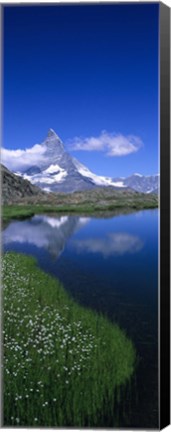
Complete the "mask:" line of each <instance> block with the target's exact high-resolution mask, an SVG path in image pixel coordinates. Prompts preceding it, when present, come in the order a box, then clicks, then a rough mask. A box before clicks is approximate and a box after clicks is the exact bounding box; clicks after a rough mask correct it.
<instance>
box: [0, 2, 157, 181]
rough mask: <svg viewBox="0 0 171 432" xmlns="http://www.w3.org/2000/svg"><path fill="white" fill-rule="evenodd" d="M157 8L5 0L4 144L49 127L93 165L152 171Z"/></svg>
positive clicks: (38, 137) (27, 140) (119, 171)
mask: <svg viewBox="0 0 171 432" xmlns="http://www.w3.org/2000/svg"><path fill="white" fill-rule="evenodd" d="M158 9H159V6H158V4H157V3H156V4H129V5H126V4H119V5H116V4H113V5H101V6H99V5H96V6H94V5H86V6H83V5H75V6H39V7H38V6H17V7H14V6H13V7H12V6H5V8H4V87H3V88H4V95H3V103H4V109H3V144H4V148H6V149H11V150H15V149H25V148H29V147H32V146H33V145H34V144H36V143H41V142H42V141H43V140H44V138H45V137H46V135H47V131H48V129H49V128H53V129H54V130H55V131H56V132H57V134H58V135H59V136H60V137H61V139H62V140H63V142H64V143H65V144H66V148H67V149H68V150H69V151H70V152H71V153H72V155H74V156H75V157H76V158H78V159H79V160H80V162H82V163H84V164H85V165H87V166H88V168H89V169H91V170H92V171H94V172H95V173H97V174H101V175H109V176H113V177H116V176H127V175H129V174H131V173H133V172H140V173H142V174H154V173H157V172H158ZM104 131H105V132H104ZM76 137H77V139H76ZM116 154H122V155H120V156H116Z"/></svg>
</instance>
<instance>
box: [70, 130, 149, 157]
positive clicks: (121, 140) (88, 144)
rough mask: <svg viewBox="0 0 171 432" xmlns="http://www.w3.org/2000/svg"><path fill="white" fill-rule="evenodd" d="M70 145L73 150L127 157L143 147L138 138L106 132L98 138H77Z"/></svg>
mask: <svg viewBox="0 0 171 432" xmlns="http://www.w3.org/2000/svg"><path fill="white" fill-rule="evenodd" d="M69 143H70V145H71V148H72V150H84V151H103V152H105V153H106V155H107V156H125V155H128V154H131V153H136V152H137V151H138V150H139V149H140V147H142V145H143V143H142V141H141V139H140V138H139V137H137V136H134V135H128V136H124V135H122V134H114V133H113V134H112V133H108V132H106V131H102V132H101V134H100V135H99V136H98V137H89V138H79V137H75V138H74V139H73V140H70V141H69Z"/></svg>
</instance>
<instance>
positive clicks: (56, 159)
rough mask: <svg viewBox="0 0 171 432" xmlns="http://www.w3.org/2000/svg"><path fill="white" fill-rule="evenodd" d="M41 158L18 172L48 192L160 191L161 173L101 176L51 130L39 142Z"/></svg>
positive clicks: (17, 173)
mask: <svg viewBox="0 0 171 432" xmlns="http://www.w3.org/2000/svg"><path fill="white" fill-rule="evenodd" d="M40 146H41V149H43V152H42V160H41V161H39V162H38V164H37V165H35V164H33V165H30V166H29V167H27V168H25V169H24V167H23V169H22V170H20V171H17V172H15V174H16V175H20V176H22V177H23V178H24V179H26V180H29V181H30V182H31V183H32V184H33V185H36V186H38V187H40V188H41V189H43V190H44V191H46V192H65V193H72V192H76V191H84V190H90V189H93V188H97V187H112V188H114V189H117V190H120V189H122V190H124V189H128V188H129V189H133V190H134V191H137V192H143V193H153V191H157V190H158V186H159V185H158V179H159V175H158V174H156V175H151V176H143V175H141V174H139V173H134V174H133V175H131V176H129V177H113V178H112V177H107V176H100V175H97V174H95V173H93V172H92V171H90V170H89V169H88V168H87V167H86V166H85V165H83V164H82V163H80V162H79V160H77V159H76V158H74V157H73V156H71V155H70V154H69V153H68V152H67V151H66V149H65V146H64V144H63V142H62V140H61V139H60V138H59V136H58V135H57V134H56V132H55V131H54V130H53V129H49V131H48V134H47V137H46V138H45V140H44V141H43V142H42V143H41V144H40Z"/></svg>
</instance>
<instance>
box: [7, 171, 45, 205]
mask: <svg viewBox="0 0 171 432" xmlns="http://www.w3.org/2000/svg"><path fill="white" fill-rule="evenodd" d="M1 173H2V202H3V203H4V204H7V203H8V204H10V203H13V202H17V201H20V200H21V199H23V198H25V199H27V198H31V197H36V199H37V198H38V199H40V198H42V197H44V196H45V193H43V191H41V189H39V188H38V187H37V186H34V185H32V184H31V183H30V182H29V181H28V180H24V179H23V178H22V177H20V176H16V175H15V174H13V173H12V172H11V171H9V170H8V169H7V168H6V167H5V166H4V165H2V164H1Z"/></svg>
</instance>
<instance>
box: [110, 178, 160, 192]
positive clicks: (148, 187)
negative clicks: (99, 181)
mask: <svg viewBox="0 0 171 432" xmlns="http://www.w3.org/2000/svg"><path fill="white" fill-rule="evenodd" d="M113 181H114V182H115V184H117V183H118V184H120V185H122V187H126V188H130V189H133V190H135V191H137V192H143V193H158V189H159V181H160V176H159V174H156V175H151V176H143V175H141V174H138V173H135V174H133V175H131V176H130V177H127V178H123V177H122V178H114V179H113Z"/></svg>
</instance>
